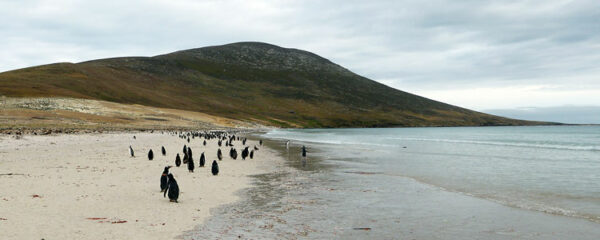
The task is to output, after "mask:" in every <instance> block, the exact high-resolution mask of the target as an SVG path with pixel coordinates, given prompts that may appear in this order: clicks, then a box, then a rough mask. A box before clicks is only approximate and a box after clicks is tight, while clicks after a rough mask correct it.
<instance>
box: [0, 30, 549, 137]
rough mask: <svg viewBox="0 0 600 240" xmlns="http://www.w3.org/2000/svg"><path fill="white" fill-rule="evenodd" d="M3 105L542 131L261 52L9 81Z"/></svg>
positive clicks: (40, 70) (0, 83)
mask: <svg viewBox="0 0 600 240" xmlns="http://www.w3.org/2000/svg"><path fill="white" fill-rule="evenodd" d="M0 95H3V96H6V97H67V98H82V99H90V100H103V101H110V102H115V103H122V104H139V105H144V106H151V107H158V108H171V109H180V110H187V111H194V112H202V113H206V114H210V115H213V116H219V117H224V118H227V119H234V120H241V121H247V122H254V123H258V124H263V125H270V126H278V127H388V126H490V125H491V126H497V125H533V124H541V123H540V122H529V121H520V120H513V119H507V118H502V117H497V116H493V115H488V114H484V113H479V112H475V111H471V110H468V109H464V108H460V107H456V106H452V105H448V104H445V103H441V102H437V101H433V100H430V99H427V98H423V97H420V96H417V95H413V94H410V93H407V92H403V91H400V90H397V89H394V88H390V87H388V86H385V85H383V84H380V83H378V82H375V81H373V80H370V79H367V78H365V77H362V76H359V75H357V74H354V73H352V72H351V71H349V70H347V69H345V68H343V67H341V66H339V65H337V64H335V63H333V62H331V61H329V60H327V59H325V58H322V57H320V56H318V55H315V54H313V53H310V52H306V51H302V50H297V49H289V48H282V47H278V46H275V45H270V44H265V43H257V42H241V43H233V44H227V45H222V46H212V47H204V48H197V49H190V50H185V51H178V52H173V53H169V54H165V55H159V56H154V57H121V58H110V59H100V60H93V61H87V62H81V63H55V64H49V65H43V66H36V67H30V68H25V69H19V70H14V71H8V72H3V73H0Z"/></svg>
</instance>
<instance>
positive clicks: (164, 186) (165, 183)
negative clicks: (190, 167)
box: [160, 166, 171, 192]
mask: <svg viewBox="0 0 600 240" xmlns="http://www.w3.org/2000/svg"><path fill="white" fill-rule="evenodd" d="M169 168H171V166H166V167H165V169H164V170H163V172H162V175H160V192H164V191H165V190H167V187H168V184H169V178H168V177H167V175H169Z"/></svg>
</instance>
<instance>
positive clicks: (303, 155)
mask: <svg viewBox="0 0 600 240" xmlns="http://www.w3.org/2000/svg"><path fill="white" fill-rule="evenodd" d="M302 157H304V158H305V157H306V147H305V146H302Z"/></svg>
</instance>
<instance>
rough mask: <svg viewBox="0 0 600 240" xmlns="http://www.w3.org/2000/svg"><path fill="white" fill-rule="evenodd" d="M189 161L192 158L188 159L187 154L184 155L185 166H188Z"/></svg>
mask: <svg viewBox="0 0 600 240" xmlns="http://www.w3.org/2000/svg"><path fill="white" fill-rule="evenodd" d="M188 160H190V157H188V155H187V153H184V154H183V164H187V163H188Z"/></svg>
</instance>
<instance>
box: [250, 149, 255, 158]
mask: <svg viewBox="0 0 600 240" xmlns="http://www.w3.org/2000/svg"><path fill="white" fill-rule="evenodd" d="M250 159H254V150H252V151H250Z"/></svg>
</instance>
